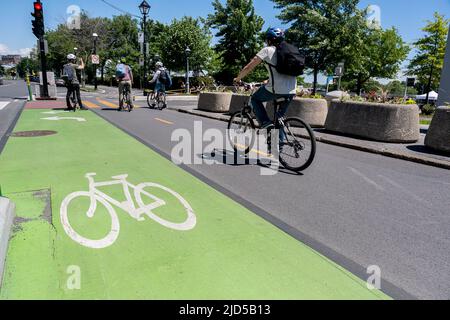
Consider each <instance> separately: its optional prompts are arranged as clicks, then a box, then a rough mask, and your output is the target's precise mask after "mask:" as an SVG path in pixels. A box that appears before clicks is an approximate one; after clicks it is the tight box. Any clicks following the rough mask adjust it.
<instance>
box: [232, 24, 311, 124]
mask: <svg viewBox="0 0 450 320" xmlns="http://www.w3.org/2000/svg"><path fill="white" fill-rule="evenodd" d="M266 41H267V47H265V48H263V49H262V50H261V51H260V52H259V53H258V54H257V55H256V57H254V58H253V60H252V61H251V62H250V63H249V64H248V65H247V66H245V67H244V69H242V71H241V72H240V73H239V75H238V76H237V78H235V79H234V82H235V83H239V82H241V80H242V79H243V78H245V77H246V76H247V75H248V74H250V73H251V72H252V71H253V70H254V69H255V68H256V67H257V66H259V65H260V64H261V63H264V64H265V65H266V67H267V70H268V71H269V75H270V78H269V80H268V82H267V83H266V84H265V85H264V86H262V87H261V88H260V89H259V90H258V91H257V92H256V93H255V94H254V95H253V97H252V100H251V104H252V107H253V111H254V112H255V115H256V117H257V119H258V121H259V123H260V124H261V129H268V130H269V129H273V127H274V126H273V123H272V122H271V121H270V118H269V116H268V114H267V111H266V109H265V108H264V104H263V103H264V102H268V101H274V100H278V99H281V98H284V99H285V102H284V103H283V104H282V105H281V107H280V109H279V112H278V116H279V118H282V117H284V115H285V114H286V112H287V110H288V108H289V104H290V103H291V101H292V99H294V97H295V95H296V93H297V77H298V76H300V75H302V74H303V71H304V67H305V59H304V57H303V56H302V54H301V53H300V50H299V49H298V48H296V47H295V46H293V45H291V44H289V43H287V42H286V41H285V33H284V30H282V29H280V28H270V29H269V30H267V32H266Z"/></svg>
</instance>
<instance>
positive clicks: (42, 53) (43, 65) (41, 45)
mask: <svg viewBox="0 0 450 320" xmlns="http://www.w3.org/2000/svg"><path fill="white" fill-rule="evenodd" d="M39 52H40V58H41V70H42V83H43V86H42V92H41V99H49V98H50V96H49V94H48V79H47V57H46V55H45V39H44V36H40V37H39Z"/></svg>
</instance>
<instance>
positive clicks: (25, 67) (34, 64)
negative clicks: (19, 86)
mask: <svg viewBox="0 0 450 320" xmlns="http://www.w3.org/2000/svg"><path fill="white" fill-rule="evenodd" d="M38 71H39V61H37V60H33V59H30V58H23V59H22V60H21V61H20V62H19V64H18V65H17V73H18V74H19V77H20V78H24V77H25V75H26V74H27V73H29V74H31V73H37V72H38Z"/></svg>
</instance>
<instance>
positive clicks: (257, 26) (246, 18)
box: [207, 0, 264, 83]
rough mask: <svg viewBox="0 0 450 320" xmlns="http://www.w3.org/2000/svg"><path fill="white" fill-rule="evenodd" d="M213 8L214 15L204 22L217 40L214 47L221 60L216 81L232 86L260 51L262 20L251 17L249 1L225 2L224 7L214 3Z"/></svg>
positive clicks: (233, 0) (252, 12) (232, 0)
mask: <svg viewBox="0 0 450 320" xmlns="http://www.w3.org/2000/svg"><path fill="white" fill-rule="evenodd" d="M213 7H214V11H215V12H214V14H210V15H209V16H208V19H207V21H208V25H209V26H210V27H212V28H214V29H217V33H216V37H218V38H220V40H219V43H218V44H217V46H216V47H215V50H216V52H218V53H219V54H220V57H221V60H222V67H221V71H220V72H219V73H218V74H217V78H218V79H219V80H221V81H223V82H225V83H232V81H233V79H234V77H236V76H237V74H238V73H239V71H240V69H241V68H242V67H243V66H245V65H246V64H247V63H248V62H249V61H250V60H251V59H252V58H253V57H254V56H255V55H256V54H257V53H258V51H259V50H260V49H261V47H262V41H261V37H260V32H261V30H262V27H263V25H264V20H263V19H262V18H261V17H260V16H258V15H257V14H256V13H255V8H254V6H253V0H227V2H226V5H223V4H222V3H221V2H220V1H219V0H214V2H213ZM261 70H263V71H264V69H260V71H261Z"/></svg>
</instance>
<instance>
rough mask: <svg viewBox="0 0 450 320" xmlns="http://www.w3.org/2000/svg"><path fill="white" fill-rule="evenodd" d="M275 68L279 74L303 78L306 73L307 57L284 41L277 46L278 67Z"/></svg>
mask: <svg viewBox="0 0 450 320" xmlns="http://www.w3.org/2000/svg"><path fill="white" fill-rule="evenodd" d="M274 67H275V69H276V70H277V71H278V73H281V74H286V75H289V76H294V77H298V76H301V75H302V74H303V72H304V71H305V56H304V55H303V54H301V53H300V50H299V49H298V48H297V47H296V46H294V45H292V44H290V43H287V42H286V41H283V42H281V43H280V44H279V45H278V46H277V65H276V66H274Z"/></svg>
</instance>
